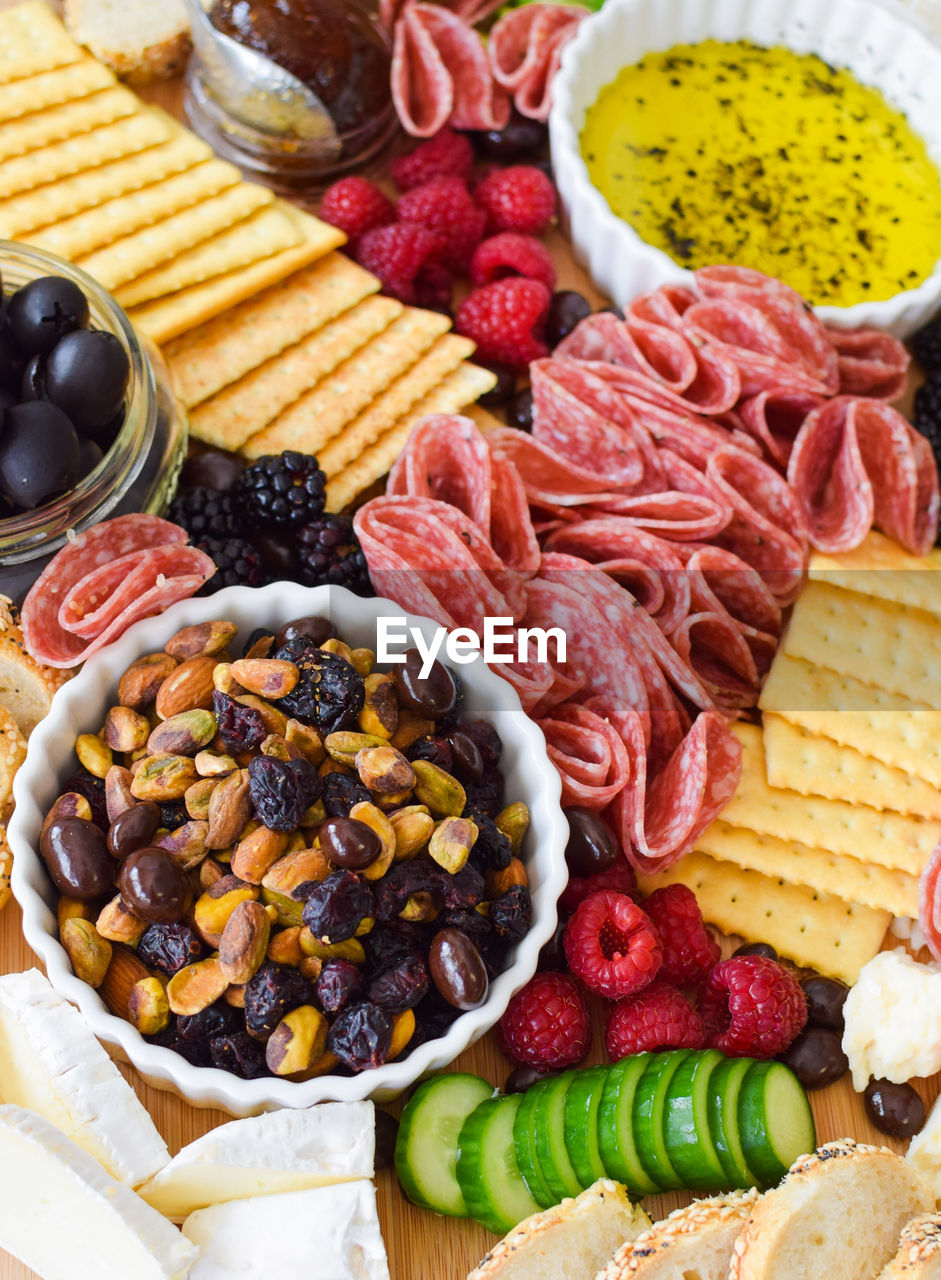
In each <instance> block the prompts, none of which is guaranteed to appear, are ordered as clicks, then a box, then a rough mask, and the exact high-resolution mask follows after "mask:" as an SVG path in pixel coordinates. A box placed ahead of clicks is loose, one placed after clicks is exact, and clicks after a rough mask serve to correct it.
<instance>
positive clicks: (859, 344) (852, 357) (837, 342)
mask: <svg viewBox="0 0 941 1280" xmlns="http://www.w3.org/2000/svg"><path fill="white" fill-rule="evenodd" d="M827 337H828V338H829V339H830V341H831V343H832V344H833V346H834V347H835V348H836V354H837V367H838V368H839V372H840V394H841V395H845V396H872V397H873V398H874V399H876V400H897V399H898V397H899V396H900V395H901V394H902V392H903V391H904V390H905V380H906V377H907V375H908V366H909V364H910V363H911V360H910V357H909V354H908V352H907V351H906V350H905V348H904V347H903V346H902V344H901V342H899V340H898V339H897V338H893V337H892V335H891V334H890V333H883V332H882V331H881V329H838V328H836V327H835V326H829V327H828V328H827Z"/></svg>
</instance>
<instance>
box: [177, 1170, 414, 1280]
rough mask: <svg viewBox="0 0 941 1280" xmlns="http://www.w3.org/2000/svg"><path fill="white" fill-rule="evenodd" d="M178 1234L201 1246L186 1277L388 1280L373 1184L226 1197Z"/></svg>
mask: <svg viewBox="0 0 941 1280" xmlns="http://www.w3.org/2000/svg"><path fill="white" fill-rule="evenodd" d="M183 1234H184V1235H185V1236H187V1237H188V1238H189V1239H190V1240H191V1241H192V1242H193V1244H195V1245H197V1246H198V1248H199V1261H198V1262H197V1263H196V1265H195V1266H194V1267H193V1269H192V1271H191V1272H190V1280H236V1278H237V1280H270V1278H271V1277H273V1276H311V1277H316V1280H389V1264H388V1261H387V1260H386V1250H385V1245H384V1244H383V1242H382V1233H381V1232H380V1230H379V1218H378V1215H377V1213H376V1188H375V1187H374V1186H373V1184H372V1183H371V1182H366V1181H360V1182H343V1183H339V1184H337V1185H335V1186H332V1187H314V1188H310V1189H309V1190H307V1191H289V1192H287V1193H286V1194H284V1195H274V1196H254V1197H252V1198H251V1199H250V1200H230V1201H228V1203H227V1204H217V1205H213V1206H212V1207H211V1208H209V1209H199V1210H198V1211H197V1212H196V1213H193V1214H191V1215H190V1216H189V1217H188V1218H187V1219H186V1221H185V1222H184V1223H183Z"/></svg>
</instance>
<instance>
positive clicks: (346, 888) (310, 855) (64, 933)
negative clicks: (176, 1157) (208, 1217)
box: [40, 617, 531, 1079]
mask: <svg viewBox="0 0 941 1280" xmlns="http://www.w3.org/2000/svg"><path fill="white" fill-rule="evenodd" d="M236 633H237V628H236V626H235V625H234V624H233V623H231V622H227V621H224V620H218V621H214V622H205V623H200V624H198V625H196V626H191V627H186V628H184V629H183V630H182V631H179V632H177V633H176V635H174V636H173V637H172V638H171V639H170V640H169V641H168V643H167V645H166V648H165V649H164V651H163V652H162V653H150V654H145V655H143V656H142V657H140V658H138V659H137V660H136V661H135V662H133V663H132V664H131V665H130V666H129V667H128V669H127V670H126V671H125V672H124V674H123V675H122V676H121V678H120V680H119V682H118V687H117V701H116V703H115V705H114V706H112V707H111V708H110V709H109V710H108V711H107V713H106V715H105V717H104V721H103V724H102V725H101V726H100V728H99V729H98V730H97V732H88V733H83V734H80V735H79V737H78V738H77V740H76V744H75V750H76V755H77V757H78V765H79V768H78V771H77V772H76V774H75V775H74V776H73V777H72V778H70V779H69V780H68V782H67V783H66V784H65V787H64V789H63V790H62V792H61V794H60V795H59V796H58V798H57V799H56V801H55V802H54V804H53V806H52V808H51V809H50V811H49V813H48V815H47V816H46V820H45V822H44V824H43V828H42V834H41V838H40V851H41V853H42V856H43V859H44V861H45V864H46V867H47V869H48V872H49V875H50V877H51V879H52V881H53V883H54V884H55V886H56V888H57V889H58V890H59V892H60V894H61V897H60V899H59V904H58V921H59V936H60V939H61V941H62V945H63V947H64V948H65V950H66V951H67V953H68V955H69V957H70V959H71V961H72V966H73V969H74V971H75V973H76V974H77V975H78V976H79V977H80V978H82V979H83V980H84V981H86V982H88V983H89V984H90V985H91V986H94V987H97V988H98V989H99V991H100V992H101V994H102V997H103V998H104V1000H105V1002H106V1004H107V1005H108V1007H109V1008H110V1009H111V1010H112V1012H114V1013H117V1014H119V1015H120V1016H122V1017H125V1018H127V1019H128V1020H129V1021H130V1022H132V1023H133V1024H134V1026H135V1027H137V1029H138V1030H139V1031H140V1032H141V1033H142V1035H144V1036H145V1037H147V1038H148V1039H150V1040H152V1041H154V1042H155V1043H158V1044H161V1045H164V1046H166V1047H168V1048H171V1049H173V1050H175V1051H176V1052H177V1053H180V1054H181V1055H182V1056H183V1057H185V1058H186V1059H187V1060H188V1061H189V1062H191V1063H193V1064H194V1065H198V1066H215V1067H220V1068H222V1069H224V1070H228V1071H232V1072H234V1073H235V1074H236V1075H239V1076H243V1077H245V1078H249V1079H252V1078H255V1077H258V1076H264V1075H276V1076H285V1077H289V1078H291V1079H305V1078H308V1077H310V1076H312V1075H319V1074H323V1073H326V1072H340V1073H350V1072H358V1071H362V1070H365V1069H367V1068H370V1067H376V1066H380V1065H381V1064H382V1063H384V1062H388V1061H391V1060H393V1059H395V1058H398V1057H400V1056H403V1055H405V1054H408V1053H409V1052H410V1051H411V1049H412V1048H414V1047H415V1046H416V1045H417V1044H420V1043H422V1042H423V1041H425V1040H428V1039H431V1038H433V1037H436V1036H440V1035H443V1034H444V1032H445V1031H446V1030H447V1028H448V1027H449V1026H450V1024H451V1023H452V1022H453V1021H454V1019H455V1018H456V1017H458V1016H459V1014H460V1013H461V1012H462V1011H463V1010H467V1009H472V1008H476V1007H477V1006H478V1005H479V1004H481V1003H483V1001H484V1000H485V999H486V998H487V992H488V988H489V983H490V981H491V979H492V978H493V977H494V976H495V975H496V974H497V973H499V972H500V971H501V970H502V969H503V968H504V967H505V966H506V964H507V963H508V959H509V957H510V953H511V952H512V949H513V948H514V947H515V945H516V944H517V943H518V942H519V940H520V939H521V938H522V937H523V936H524V935H525V933H526V932H527V930H528V928H529V924H530V916H531V901H530V895H529V889H528V887H527V875H526V868H525V865H524V862H523V860H522V858H521V857H520V853H521V849H522V845H523V840H524V838H525V835H526V831H527V829H528V826H529V813H528V811H527V810H526V806H525V805H523V804H521V803H519V802H516V803H510V804H508V805H506V804H504V794H503V792H504V787H503V777H502V775H501V773H500V769H499V764H500V757H501V753H502V743H501V741H500V737H499V735H498V733H497V731H496V730H495V728H494V727H493V726H492V725H491V724H490V723H488V722H487V721H483V720H467V719H465V718H464V717H463V714H462V703H463V691H462V687H461V683H460V680H459V679H458V677H457V676H456V674H455V673H454V672H453V671H451V670H450V669H449V668H447V667H445V666H443V665H441V664H439V663H435V664H434V666H433V668H432V670H431V671H430V672H429V673H428V674H426V675H425V676H424V677H423V676H422V674H421V665H422V664H421V659H420V656H419V654H418V652H417V651H415V650H413V651H410V652H409V653H408V654H407V655H406V658H405V661H404V662H403V663H401V664H399V665H398V666H395V667H394V668H393V669H392V670H391V671H388V672H385V671H380V670H377V669H376V666H375V655H374V653H373V652H372V651H371V650H369V649H363V648H359V649H351V648H350V647H349V646H348V645H347V644H345V643H344V641H343V640H342V639H341V638H339V637H338V636H337V635H336V633H335V629H334V627H333V625H332V623H331V622H330V621H329V620H328V619H326V618H319V617H308V618H299V619H295V620H294V621H293V622H290V623H287V624H286V625H284V626H282V627H280V628H273V629H271V630H266V629H264V628H261V629H258V630H256V631H254V632H252V634H251V635H250V636H249V637H248V639H247V641H246V644H245V646H244V649H243V651H242V653H241V656H234V654H233V645H234V642H235V640H236Z"/></svg>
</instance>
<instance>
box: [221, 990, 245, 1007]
mask: <svg viewBox="0 0 941 1280" xmlns="http://www.w3.org/2000/svg"><path fill="white" fill-rule="evenodd" d="M222 998H223V1000H224V1001H225V1002H226V1004H230V1005H231V1006H232V1008H233V1009H244V1008H245V988H244V987H240V986H238V987H237V986H230V987H226V989H225V991H223V993H222Z"/></svg>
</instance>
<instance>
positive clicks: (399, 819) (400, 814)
mask: <svg viewBox="0 0 941 1280" xmlns="http://www.w3.org/2000/svg"><path fill="white" fill-rule="evenodd" d="M389 822H390V823H391V825H392V831H393V834H394V835H395V860H396V862H407V861H408V859H409V858H414V857H415V855H416V854H418V853H420V852H421V851H422V849H424V847H425V845H426V844H427V843H428V841H429V840H430V839H431V834H432V832H433V831H434V829H435V820H434V818H433V817H432V816H431V814H430V813H429V812H428V810H427V809H426V808H425V806H424V805H423V804H410V805H408V806H407V807H406V808H404V809H397V810H396V811H395V813H393V814H390V815H389Z"/></svg>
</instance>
